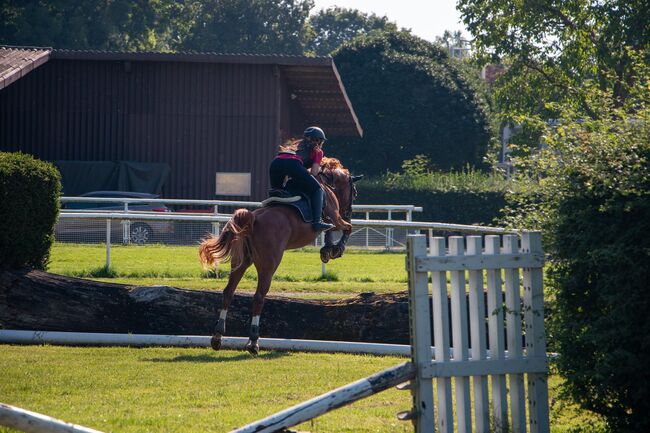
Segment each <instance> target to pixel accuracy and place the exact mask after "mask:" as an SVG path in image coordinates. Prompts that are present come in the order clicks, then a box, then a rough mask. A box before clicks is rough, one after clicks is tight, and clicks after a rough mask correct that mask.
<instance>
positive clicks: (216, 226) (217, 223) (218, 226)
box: [212, 204, 221, 236]
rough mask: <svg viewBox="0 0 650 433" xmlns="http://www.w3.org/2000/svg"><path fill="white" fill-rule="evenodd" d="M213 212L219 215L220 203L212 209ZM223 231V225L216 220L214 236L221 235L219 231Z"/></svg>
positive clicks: (213, 230) (213, 228)
mask: <svg viewBox="0 0 650 433" xmlns="http://www.w3.org/2000/svg"><path fill="white" fill-rule="evenodd" d="M212 213H213V214H215V215H217V214H218V213H219V205H216V204H215V205H214V209H213V211H212ZM220 231H221V225H220V224H219V222H218V221H215V222H213V223H212V234H213V235H214V236H219V232H220Z"/></svg>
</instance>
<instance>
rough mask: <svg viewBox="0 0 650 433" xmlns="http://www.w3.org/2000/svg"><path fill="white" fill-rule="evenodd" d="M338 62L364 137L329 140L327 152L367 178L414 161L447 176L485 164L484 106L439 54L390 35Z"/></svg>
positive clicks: (343, 53)
mask: <svg viewBox="0 0 650 433" xmlns="http://www.w3.org/2000/svg"><path fill="white" fill-rule="evenodd" d="M334 56H335V60H336V64H337V66H338V68H339V70H340V72H341V77H342V79H343V82H344V84H345V87H346V90H347V92H348V94H349V95H350V98H351V100H353V101H354V107H355V110H356V113H357V115H358V116H359V120H360V122H361V124H362V125H363V127H364V137H363V138H362V139H352V140H350V139H348V140H345V139H337V140H332V143H331V147H328V152H334V153H335V154H336V155H337V156H339V157H341V158H343V159H344V160H345V161H346V162H347V164H349V165H352V166H356V167H357V170H364V171H365V172H366V173H369V174H380V173H384V172H385V171H386V170H390V171H398V170H399V169H400V168H401V165H402V162H403V161H404V160H407V159H412V158H414V157H415V156H416V155H425V156H426V157H428V158H430V160H431V161H432V164H433V166H434V167H437V168H443V169H448V168H459V167H462V166H465V165H466V164H471V165H475V166H476V165H481V163H482V158H483V156H484V155H485V152H486V148H487V144H488V142H489V140H490V130H489V126H488V119H487V115H486V111H485V106H484V104H483V103H482V101H481V100H480V98H479V97H478V96H477V94H476V93H475V91H474V88H473V87H472V86H471V85H470V84H469V83H468V81H467V80H466V79H465V78H464V77H463V75H462V73H461V72H460V71H459V69H458V68H457V67H455V66H454V64H452V63H451V62H450V61H449V57H448V55H447V53H446V52H445V51H444V50H443V49H442V48H440V47H438V46H437V45H434V44H432V43H429V42H427V41H425V40H423V39H420V38H417V37H415V36H412V35H411V34H409V33H406V32H386V33H379V34H371V35H369V36H362V37H360V38H357V39H355V40H354V41H352V42H351V43H349V44H346V45H344V46H343V47H342V48H340V49H339V50H338V51H336V52H335V54H334Z"/></svg>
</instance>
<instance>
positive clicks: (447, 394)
mask: <svg viewBox="0 0 650 433" xmlns="http://www.w3.org/2000/svg"><path fill="white" fill-rule="evenodd" d="M429 242H430V244H429V249H430V251H431V253H430V255H431V256H437V257H439V256H444V255H445V238H443V237H431V238H429ZM431 285H432V296H431V302H432V303H433V308H432V310H433V342H434V345H435V347H436V349H435V360H436V363H438V362H439V363H446V362H449V347H450V342H449V339H450V338H449V297H448V296H447V273H446V272H441V271H433V272H431ZM436 394H437V396H438V430H439V431H440V432H441V433H452V432H453V430H454V414H453V407H452V399H451V379H450V378H449V377H439V378H437V379H436Z"/></svg>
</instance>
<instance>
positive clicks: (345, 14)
mask: <svg viewBox="0 0 650 433" xmlns="http://www.w3.org/2000/svg"><path fill="white" fill-rule="evenodd" d="M309 23H310V25H311V27H312V29H313V31H314V37H313V38H312V39H311V40H310V41H309V44H308V45H307V49H308V50H309V51H310V52H313V53H315V54H316V55H320V56H325V55H328V54H330V53H332V52H333V51H334V50H336V49H337V48H339V47H340V46H341V45H343V43H345V42H348V41H351V40H352V39H354V38H355V37H357V36H360V35H363V34H366V33H370V32H372V31H376V30H386V31H395V30H397V25H396V24H395V23H393V22H390V21H388V18H387V17H385V16H383V17H380V16H377V15H375V14H366V13H363V12H360V11H358V10H356V9H346V8H340V7H336V6H335V7H331V8H328V9H324V10H321V11H319V12H317V13H316V14H314V15H312V16H311V17H310V18H309Z"/></svg>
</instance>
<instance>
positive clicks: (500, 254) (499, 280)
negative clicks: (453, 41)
mask: <svg viewBox="0 0 650 433" xmlns="http://www.w3.org/2000/svg"><path fill="white" fill-rule="evenodd" d="M445 240H446V238H442V237H431V238H429V250H428V251H427V246H426V238H425V236H424V235H412V236H409V239H408V246H407V269H408V274H409V294H410V308H411V314H410V317H411V347H412V358H413V359H412V361H413V364H414V366H415V369H416V373H415V379H414V383H413V386H412V387H411V390H412V393H413V409H412V411H411V414H410V415H411V418H412V419H413V420H414V424H415V431H416V433H429V432H434V431H438V432H443V433H450V432H452V431H458V432H459V433H469V432H472V431H475V432H478V433H483V432H516V433H523V432H526V431H527V426H528V427H529V431H530V432H531V433H538V432H539V433H547V432H548V431H549V421H548V386H547V372H548V368H547V359H546V343H545V332H544V304H543V289H542V267H543V264H544V257H543V251H542V245H541V235H540V233H539V232H524V233H522V236H521V246H519V237H518V236H517V235H503V236H496V235H489V236H485V246H483V245H482V241H483V238H482V237H481V236H466V237H462V236H452V237H449V238H448V241H449V242H448V245H445ZM520 270H521V275H520ZM520 277H522V280H520ZM521 281H523V304H522V302H521V301H522V300H521V293H522V288H521V286H520V282H521ZM486 289H487V290H486ZM430 292H431V302H429V299H430V298H429V293H430ZM504 292H505V296H504ZM485 299H487V309H486V305H485ZM504 299H505V301H504ZM450 302H451V308H450V305H449V303H450ZM450 313H451V317H450ZM432 316H433V339H432V332H431V317H432ZM468 316H469V317H468ZM522 318H523V323H522ZM486 324H487V326H486ZM522 328H523V329H524V331H525V332H523V333H522ZM450 334H451V335H450ZM524 339H525V348H523V347H522V346H523V341H524ZM432 342H433V346H435V351H434V357H433V359H432V356H431V346H432ZM506 349H507V350H506ZM524 375H525V376H526V378H527V382H526V383H527V386H525V385H524ZM452 379H453V383H452ZM488 379H489V380H488ZM434 381H435V384H434V383H433V382H434ZM488 382H489V383H488ZM434 385H435V392H434ZM452 391H453V398H452ZM526 392H527V394H528V395H527V396H528V404H527V405H526V402H525V398H526ZM434 395H435V398H434ZM508 399H509V400H510V405H508ZM434 402H435V403H436V404H435V406H434ZM454 402H455V405H454ZM526 408H528V411H526Z"/></svg>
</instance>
